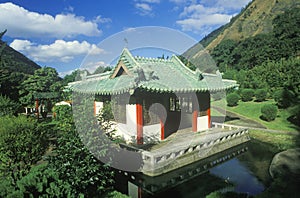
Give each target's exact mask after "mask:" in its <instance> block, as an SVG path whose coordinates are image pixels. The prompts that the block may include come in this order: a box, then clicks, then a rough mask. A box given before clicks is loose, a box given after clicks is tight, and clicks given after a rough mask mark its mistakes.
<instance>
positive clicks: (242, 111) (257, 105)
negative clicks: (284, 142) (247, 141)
mask: <svg viewBox="0 0 300 198" xmlns="http://www.w3.org/2000/svg"><path fill="white" fill-rule="evenodd" d="M265 104H275V102H274V100H267V101H264V102H254V101H250V102H242V101H240V102H239V103H238V105H237V106H235V107H228V106H227V107H226V111H230V112H234V113H236V114H238V115H242V116H244V117H247V118H249V119H251V120H254V121H256V122H258V123H260V124H262V125H263V126H265V127H266V128H268V129H273V130H281V131H290V132H298V131H299V127H297V126H296V125H294V124H293V123H291V122H289V121H288V118H289V117H290V116H291V113H290V112H289V110H288V109H279V111H278V115H277V117H276V119H275V120H274V121H271V122H267V121H264V120H262V119H260V116H261V112H260V109H261V107H262V106H263V105H265ZM214 105H216V106H219V104H218V101H215V102H214Z"/></svg>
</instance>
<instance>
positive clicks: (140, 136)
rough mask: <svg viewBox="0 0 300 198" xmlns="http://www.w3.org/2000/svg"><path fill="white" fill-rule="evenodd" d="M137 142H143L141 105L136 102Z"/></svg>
mask: <svg viewBox="0 0 300 198" xmlns="http://www.w3.org/2000/svg"><path fill="white" fill-rule="evenodd" d="M136 127H137V144H143V106H142V104H136Z"/></svg>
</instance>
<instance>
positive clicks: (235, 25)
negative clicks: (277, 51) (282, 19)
mask: <svg viewBox="0 0 300 198" xmlns="http://www.w3.org/2000/svg"><path fill="white" fill-rule="evenodd" d="M299 6H300V2H299V1H298V0H253V1H252V2H251V3H249V4H248V6H246V7H245V8H244V9H243V10H242V11H241V12H240V13H239V14H238V15H236V16H235V17H234V18H232V20H231V21H230V23H228V24H226V25H224V26H222V27H220V28H219V29H218V30H215V31H214V32H212V33H211V34H209V35H208V36H207V37H205V38H204V39H203V40H202V41H200V43H201V44H202V45H203V46H204V47H206V49H208V50H212V49H214V48H215V47H216V46H217V45H218V44H219V43H221V42H222V41H225V40H228V39H231V40H235V41H241V40H244V39H246V38H250V37H253V36H255V35H258V34H265V33H270V32H272V31H273V28H274V26H273V20H274V19H275V18H276V17H277V16H278V15H280V14H282V13H284V12H285V11H286V10H291V9H293V8H296V7H298V8H299Z"/></svg>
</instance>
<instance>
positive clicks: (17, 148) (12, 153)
mask: <svg viewBox="0 0 300 198" xmlns="http://www.w3.org/2000/svg"><path fill="white" fill-rule="evenodd" d="M47 147H48V145H47V140H46V134H45V132H44V131H43V129H41V128H39V127H38V125H37V123H36V121H35V120H33V119H29V118H26V117H25V116H19V117H7V116H5V117H0V153H1V155H0V169H1V173H2V176H1V177H9V178H10V179H11V181H12V183H13V184H16V181H17V180H18V179H20V178H21V177H22V176H24V175H26V174H27V173H28V171H29V169H30V167H31V166H32V165H33V164H35V163H36V162H37V161H39V160H40V159H41V157H42V155H43V154H44V152H45V150H46V148H47Z"/></svg>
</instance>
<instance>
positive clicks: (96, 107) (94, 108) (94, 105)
mask: <svg viewBox="0 0 300 198" xmlns="http://www.w3.org/2000/svg"><path fill="white" fill-rule="evenodd" d="M96 109H97V107H96V100H94V116H96V114H97V112H96Z"/></svg>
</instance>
